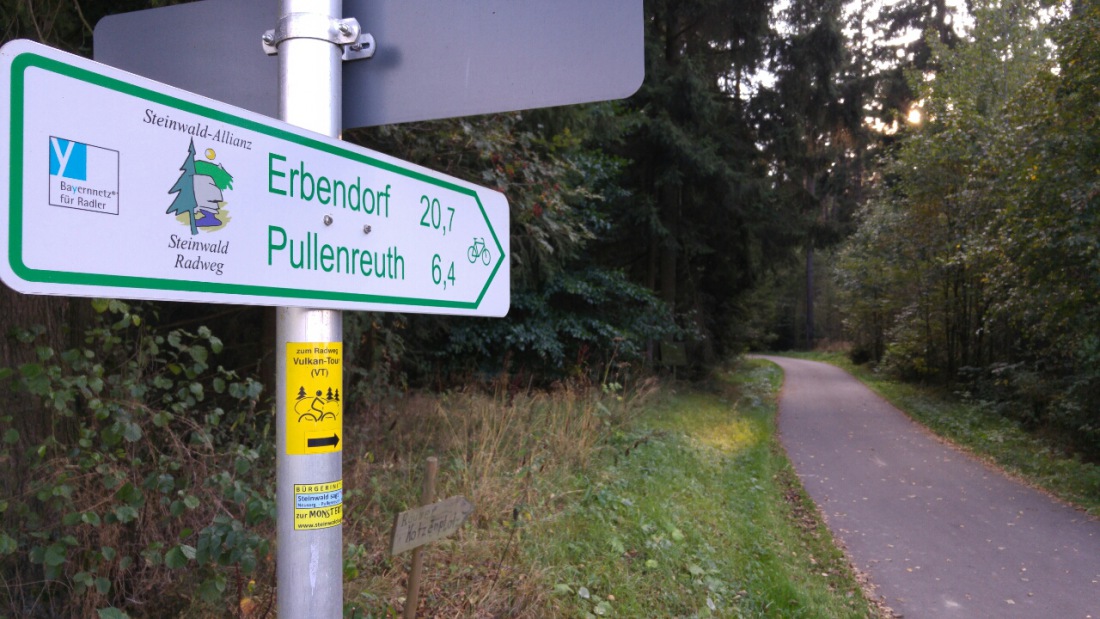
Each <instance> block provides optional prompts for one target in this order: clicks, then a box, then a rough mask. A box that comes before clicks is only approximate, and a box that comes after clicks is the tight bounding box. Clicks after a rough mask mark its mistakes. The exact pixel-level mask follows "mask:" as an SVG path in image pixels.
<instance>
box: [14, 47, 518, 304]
mask: <svg viewBox="0 0 1100 619" xmlns="http://www.w3.org/2000/svg"><path fill="white" fill-rule="evenodd" d="M0 72H2V74H0V82H2V83H0V122H2V123H3V127H4V130H0V228H2V233H0V253H2V255H3V259H2V260H0V276H2V279H3V281H4V282H5V283H6V284H8V285H9V286H10V287H12V288H13V289H15V290H18V291H20V292H24V293H33V294H58V295H70V296H98V297H121V298H139V299H163V300H178V301H206V302H217V303H243V304H252V305H284V306H285V305H290V306H302V307H315V308H331V309H353V310H382V311H406V312H419V313H433V314H466V315H477V316H503V315H504V314H506V313H507V312H508V305H509V268H508V262H509V245H508V203H507V200H506V199H505V197H504V195H503V194H501V193H499V192H497V191H492V190H489V189H486V188H483V187H478V186H475V185H472V184H470V183H466V182H464V181H461V180H458V179H455V178H452V177H449V176H446V175H443V174H440V173H437V172H433V171H431V170H427V169H425V168H422V167H419V166H415V165H412V164H409V163H406V162H402V161H400V160H397V159H394V158H392V157H388V156H386V155H382V154H380V153H376V152H373V151H369V150H366V149H363V148H358V147H354V146H351V145H349V144H347V143H344V142H341V141H339V140H334V139H330V138H327V137H325V136H321V135H318V134H315V133H311V132H308V131H305V130H302V129H299V128H296V127H293V126H291V125H288V124H286V123H282V122H279V121H275V120H272V119H270V118H267V117H264V116H260V115H258V114H254V113H251V112H248V111H245V110H242V109H240V108H236V107H232V106H228V105H225V104H221V103H218V102H215V101H211V100H209V99H206V98H203V97H199V96H197V95H193V94H190V93H187V92H184V91H181V90H178V89H175V88H172V87H170V86H166V85H163V84H159V83H157V82H153V81H150V80H146V79H144V78H140V77H137V76H134V75H132V74H129V73H125V72H122V71H118V70H115V69H112V68H110V67H106V66H104V65H101V64H98V63H95V62H92V61H89V60H86V59H83V58H79V57H77V56H72V55H69V54H66V53H63V52H59V51H57V50H54V49H51V48H48V47H45V46H42V45H39V44H36V43H31V42H28V41H13V42H10V43H8V44H6V45H4V46H3V48H0Z"/></svg>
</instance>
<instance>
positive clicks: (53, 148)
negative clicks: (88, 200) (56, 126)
mask: <svg viewBox="0 0 1100 619" xmlns="http://www.w3.org/2000/svg"><path fill="white" fill-rule="evenodd" d="M50 176H61V177H63V178H71V179H73V180H77V181H86V180H88V145H87V144H81V143H80V142H73V141H72V140H63V139H61V138H55V137H52V136H51V137H50Z"/></svg>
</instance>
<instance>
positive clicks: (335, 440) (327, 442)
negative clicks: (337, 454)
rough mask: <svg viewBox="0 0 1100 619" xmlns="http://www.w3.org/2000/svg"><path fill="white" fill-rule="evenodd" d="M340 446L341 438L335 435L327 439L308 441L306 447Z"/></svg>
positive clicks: (311, 439)
mask: <svg viewBox="0 0 1100 619" xmlns="http://www.w3.org/2000/svg"><path fill="white" fill-rule="evenodd" d="M339 444H340V437H339V436H336V434H333V435H332V436H326V437H325V438H310V439H306V447H336V446H337V445H339Z"/></svg>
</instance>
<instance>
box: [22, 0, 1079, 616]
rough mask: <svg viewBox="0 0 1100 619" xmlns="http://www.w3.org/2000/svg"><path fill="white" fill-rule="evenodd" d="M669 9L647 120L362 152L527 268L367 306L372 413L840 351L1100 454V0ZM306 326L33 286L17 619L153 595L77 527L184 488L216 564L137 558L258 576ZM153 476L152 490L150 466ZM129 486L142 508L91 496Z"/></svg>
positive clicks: (603, 120)
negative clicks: (283, 375)
mask: <svg viewBox="0 0 1100 619" xmlns="http://www.w3.org/2000/svg"><path fill="white" fill-rule="evenodd" d="M168 4H177V2H173V1H171V0H168V1H165V0H124V1H120V2H101V1H94V0H27V1H23V0H0V25H2V27H3V32H2V34H0V42H7V41H10V40H12V39H18V38H25V39H32V40H36V41H40V42H43V43H46V44H49V45H51V46H54V47H57V48H59V49H63V50H66V51H69V52H73V53H77V54H81V55H85V56H91V52H92V49H93V43H94V42H93V40H92V30H93V28H94V25H95V23H96V22H97V21H98V20H99V19H100V18H102V17H103V16H105V15H107V14H111V13H118V12H125V11H130V10H138V9H143V8H150V7H158V6H164V5H168ZM644 6H645V28H646V30H645V80H644V83H643V84H642V87H641V88H640V90H639V91H638V92H637V93H636V94H634V95H633V96H632V97H630V98H628V99H625V100H621V101H612V102H605V103H598V104H587V105H583V106H571V107H563V108H549V109H541V110H528V111H523V112H517V113H510V114H497V115H491V116H478V117H467V118H457V119H450V120H442V121H433V122H422V123H412V124H407V125H393V126H384V127H378V128H371V129H360V130H355V131H351V132H347V133H346V134H345V136H344V138H345V139H347V140H349V141H351V142H353V143H356V144H361V145H363V146H366V147H369V148H371V149H374V150H378V151H381V152H383V153H386V154H389V155H392V156H395V157H398V158H401V159H404V160H408V161H412V162H415V163H418V164H421V165H424V166H426V167H429V168H432V169H435V170H440V171H442V172H445V173H447V174H450V175H454V176H457V177H460V178H463V179H466V180H469V181H471V182H473V183H476V184H479V185H484V186H487V187H491V188H494V189H497V190H499V191H501V192H503V193H504V194H505V195H506V196H507V197H508V201H509V206H510V217H511V230H510V236H511V248H512V254H513V255H512V263H511V277H512V282H511V290H512V299H511V310H510V311H509V313H508V315H507V316H506V317H505V318H501V319H485V318H456V317H442V316H430V315H411V314H409V315H405V314H382V313H353V312H347V313H345V315H344V318H343V320H344V333H345V350H346V351H347V352H346V354H347V358H348V361H347V362H348V369H347V370H346V371H347V373H348V374H347V376H348V378H349V384H348V386H347V387H346V390H345V402H346V406H348V407H350V408H352V409H354V410H357V411H359V413H358V414H360V415H361V416H362V418H363V419H365V420H371V421H372V422H373V423H376V424H377V426H378V428H379V429H380V430H384V428H386V427H387V424H388V423H390V421H389V420H388V418H387V417H386V412H385V411H386V402H387V401H389V400H390V399H392V398H401V397H409V396H410V394H415V393H419V392H431V391H442V390H447V389H455V388H461V387H462V386H464V385H471V384H478V383H484V382H491V381H499V380H501V377H502V376H503V377H506V378H505V379H504V381H505V382H507V383H509V384H512V385H514V386H516V388H517V389H518V388H525V389H526V388H535V389H538V388H550V387H551V386H553V385H555V384H562V383H564V382H568V381H580V382H585V381H587V382H588V383H590V384H596V385H605V386H606V385H609V384H622V383H625V382H627V381H628V380H631V379H634V378H637V377H639V376H643V375H650V374H658V373H662V372H665V373H667V372H670V371H671V370H672V369H675V370H676V371H677V372H678V373H679V374H680V375H681V376H702V375H704V374H705V373H706V372H707V370H708V369H709V368H712V367H714V366H715V365H716V364H717V363H719V362H720V361H722V360H725V359H729V358H731V357H733V356H736V355H739V354H741V353H744V352H746V351H750V350H752V351H761V350H769V351H774V350H792V349H803V350H807V349H814V348H822V347H826V348H836V349H840V350H845V351H847V352H848V354H849V355H850V357H851V359H852V360H853V361H855V362H857V363H860V364H863V363H867V364H872V365H873V366H874V367H876V368H877V371H880V372H885V373H890V374H893V375H896V376H900V377H904V378H906V379H909V380H913V381H919V382H923V383H927V384H932V385H936V386H939V387H943V388H945V389H947V390H950V391H952V392H955V393H958V394H962V396H963V397H965V398H968V399H972V400H974V401H977V402H980V403H981V404H982V405H983V406H986V407H989V408H990V409H992V410H995V411H996V412H997V413H998V414H1001V415H1004V416H1006V417H1010V418H1012V419H1015V420H1018V421H1020V422H1021V423H1023V424H1024V425H1025V426H1026V427H1027V428H1028V429H1029V430H1031V431H1033V432H1035V433H1036V434H1038V435H1043V436H1046V437H1050V438H1052V439H1053V440H1054V441H1055V442H1056V443H1057V444H1058V445H1060V446H1062V448H1063V449H1064V450H1065V451H1066V452H1068V453H1072V454H1075V455H1076V456H1077V457H1079V458H1081V459H1085V460H1090V461H1096V460H1097V459H1098V458H1100V124H1098V123H1100V120H1098V113H1097V112H1098V107H1097V106H1098V102H1100V2H1097V0H1069V1H1063V2H1057V1H1055V0H966V2H960V3H954V2H951V3H949V2H947V1H946V0H894V1H892V2H869V1H868V0H848V1H845V2H841V1H840V0H786V1H783V2H779V1H775V0H645V3H644ZM273 325H274V313H273V310H272V309H270V308H258V307H245V306H230V305H206V304H182V303H152V302H138V301H133V302H122V301H118V300H108V299H93V300H89V299H78V298H55V297H30V296H22V295H19V294H17V293H15V292H13V291H12V290H10V289H9V288H7V287H6V286H3V285H0V330H2V335H3V338H2V339H0V398H3V400H4V406H3V407H2V409H0V428H2V432H3V442H2V444H0V463H2V464H3V466H4V467H5V468H6V469H7V471H8V474H7V475H5V476H4V478H3V479H2V480H0V489H2V490H0V520H2V521H3V527H2V528H0V578H2V579H3V580H4V582H5V583H8V586H6V588H5V589H6V591H7V593H6V596H7V599H5V600H0V604H7V607H8V608H19V607H20V605H25V604H27V603H28V602H27V600H31V599H36V598H41V597H43V596H45V597H50V596H51V595H56V591H54V593H52V594H50V593H49V591H51V588H50V586H49V585H48V584H43V583H45V582H49V581H57V580H58V579H63V580H64V582H65V583H66V584H65V588H66V589H68V590H75V591H80V592H83V591H92V592H95V591H98V593H99V595H100V597H101V598H103V599H113V600H116V601H119V603H120V604H121V600H123V599H143V596H144V598H145V599H147V598H148V597H149V596H151V595H154V591H153V590H151V589H149V590H143V589H142V588H141V586H140V585H139V584H135V583H138V582H139V580H138V579H134V580H132V581H128V582H130V584H129V585H127V586H128V587H129V588H128V589H123V590H120V587H121V585H119V584H118V583H120V582H121V580H118V579H117V577H116V576H110V577H108V576H102V575H97V574H100V573H103V574H106V572H105V571H102V570H101V571H100V572H97V569H98V568H97V566H105V565H108V564H110V565H114V566H115V567H114V568H112V569H115V570H116V572H115V573H116V574H117V570H118V569H124V568H125V567H126V566H123V567H122V568H119V567H118V565H119V563H120V562H121V561H122V558H120V557H117V556H116V555H117V551H116V550H107V546H104V549H102V550H99V551H96V552H95V553H87V554H86V556H83V558H82V559H80V561H82V563H81V565H83V566H84V568H83V569H79V570H78V571H75V572H74V571H72V570H71V569H70V567H69V565H70V563H71V561H72V560H73V559H72V556H71V555H72V551H71V549H72V548H76V547H78V544H77V541H78V540H76V539H75V538H71V536H70V537H67V536H66V535H67V534H66V533H65V532H64V530H63V529H62V528H61V527H59V526H58V525H57V523H56V522H54V521H53V520H51V519H52V518H60V519H63V520H64V522H65V523H66V525H67V526H74V525H82V524H83V525H90V526H99V524H98V523H99V522H100V521H102V522H104V523H107V522H111V523H122V524H126V523H128V522H131V521H134V520H135V519H138V518H139V517H140V518H148V517H150V516H149V515H148V514H146V513H145V512H144V511H143V507H142V506H145V505H146V504H147V500H146V499H147V497H152V496H154V495H157V496H163V497H167V498H166V499H164V500H163V502H162V506H163V509H162V512H161V515H162V516H163V517H165V518H167V517H168V516H169V515H170V516H171V517H173V518H174V517H178V516H180V515H182V514H186V513H189V512H191V511H192V510H195V509H196V508H198V507H199V506H198V502H199V498H197V497H198V496H200V494H199V493H197V491H196V492H189V491H188V492H185V491H184V490H185V489H187V488H192V487H200V486H202V487H205V488H207V490H208V491H210V492H216V493H221V494H223V495H224V494H226V493H228V495H232V496H234V497H235V501H236V503H237V504H239V505H242V506H244V507H243V509H242V511H240V512H239V513H234V514H232V515H227V514H222V515H221V516H219V518H220V519H218V520H217V521H216V523H215V524H214V525H210V526H208V527H207V528H205V529H203V530H202V531H199V532H198V533H197V535H198V536H199V537H200V538H201V539H200V540H199V541H198V542H197V543H194V544H189V545H172V544H171V543H170V542H156V543H157V544H160V545H159V546H156V545H154V546H150V545H149V544H150V543H151V542H150V541H149V540H144V539H132V540H130V541H129V542H128V543H130V544H131V545H133V546H134V547H137V548H144V549H145V550H144V551H135V556H136V555H140V554H141V552H148V553H151V554H150V556H155V557H156V559H155V560H153V559H149V560H148V561H147V562H146V564H145V567H144V568H143V569H146V570H153V569H154V568H158V567H161V566H165V565H167V566H169V567H171V566H173V565H177V566H178V565H182V564H185V563H186V562H188V561H196V560H197V561H199V562H200V563H201V562H207V563H208V564H210V565H218V566H223V567H224V566H227V565H228V566H237V567H238V568H242V567H243V569H245V570H246V571H247V570H249V569H253V568H254V567H255V561H256V556H258V555H261V554H263V552H264V548H265V543H266V542H265V541H264V540H263V539H260V538H259V537H258V536H255V535H254V534H252V533H250V532H249V529H248V527H249V525H250V524H252V523H256V522H259V521H261V520H263V519H265V518H268V517H269V515H268V513H269V510H270V509H271V506H270V497H269V496H268V495H267V494H266V492H267V490H266V489H264V488H262V487H260V485H259V484H251V483H248V482H246V481H244V480H245V479H246V477H247V475H246V473H247V472H248V471H249V470H250V469H251V468H252V467H253V466H256V465H257V463H258V462H263V461H265V459H266V458H269V457H270V453H267V452H265V450H264V449H263V448H260V447H257V446H256V444H257V442H258V437H270V436H273V431H272V430H271V428H270V423H271V417H270V415H265V414H261V413H262V411H265V410H268V409H270V406H271V402H270V400H269V397H270V394H269V391H270V387H269V386H270V385H274V380H273V376H274V371H275V370H274V350H273V343H272V342H273V340H272V338H271V337H270V334H271V333H272V332H273V328H274V327H273ZM676 350H680V351H682V352H683V353H684V356H686V361H687V364H686V366H684V365H681V363H682V361H683V360H682V359H678V358H677V357H678V356H679V355H678V354H676V353H675V351H676ZM265 388H266V389H267V390H266V391H265ZM265 424H266V425H265ZM390 427H391V428H392V426H390ZM182 437H186V439H184V438H182ZM139 439H142V440H139ZM265 440H266V439H265ZM156 441H167V442H166V443H162V445H161V446H162V447H163V449H162V450H160V451H158V452H155V453H154V452H145V451H143V450H142V449H143V448H142V447H141V445H143V444H144V443H146V442H150V443H153V442H156ZM172 441H177V442H176V443H173V442H172ZM179 441H182V442H179ZM215 457H222V458H228V460H227V461H228V462H230V463H231V467H232V468H233V470H235V471H236V472H237V473H238V474H239V476H233V475H229V474H227V473H224V472H222V473H219V472H218V471H215V470H214V468H213V467H210V466H209V464H208V460H209V461H210V462H212V461H213V460H212V459H214V458H215ZM62 460H63V461H64V462H65V463H66V465H65V466H67V467H69V468H68V469H65V470H66V471H67V472H65V473H63V474H61V473H58V474H55V473H57V472H58V471H60V470H62V469H63V468H64V467H62V468H58V464H57V463H58V462H59V461H62ZM135 462H137V463H138V465H140V467H139V468H140V469H141V471H143V475H144V477H137V476H135V474H133V473H132V472H130V473H123V472H120V471H122V470H123V469H124V468H126V467H130V468H129V469H127V470H132V468H133V466H136V465H134V463H135ZM184 469H187V470H189V471H190V472H189V473H188V474H187V475H186V476H185V475H184V474H183V472H182V471H183V470H184ZM96 476H98V477H102V478H103V483H104V484H106V485H107V487H108V488H110V489H111V490H112V494H111V497H113V498H112V503H111V506H110V507H109V508H103V509H98V510H93V509H90V508H87V507H86V506H87V505H90V504H93V503H94V502H95V501H93V500H92V499H91V498H90V497H89V496H81V493H82V492H90V490H88V487H87V485H86V484H83V483H82V482H81V481H80V480H81V479H86V478H90V477H96ZM185 477H186V479H185ZM158 493H159V494H158ZM74 505H84V506H85V507H81V508H79V509H78V508H74ZM173 522H175V524H171V525H170V528H171V527H175V529H174V530H172V531H171V532H170V533H171V535H176V536H178V535H180V534H181V531H183V530H184V529H187V527H188V526H189V525H188V524H187V522H186V519H182V518H181V519H179V520H178V522H176V521H173ZM187 532H189V533H194V531H191V530H190V529H187ZM139 537H140V536H139ZM229 539H232V540H233V541H232V542H231V543H230V542H226V540H229ZM116 541H117V542H118V543H116V544H115V545H114V546H112V547H111V548H122V547H123V546H124V543H123V541H122V540H116ZM219 543H220V545H219ZM82 544H83V540H81V545H82ZM78 563H79V562H78ZM139 563H140V561H139ZM104 569H105V568H104ZM135 569H136V568H135ZM222 573H224V571H223V572H222ZM103 578H107V580H101V579H103ZM150 582H151V581H150ZM203 582H204V583H207V584H208V586H211V587H215V588H217V587H218V586H219V583H220V587H221V589H218V590H217V591H218V592H221V591H222V590H223V589H224V587H225V586H226V583H225V580H224V578H222V580H220V581H219V580H218V579H216V578H215V579H213V580H206V581H203ZM12 583H18V585H15V584H12ZM209 583H213V584H209ZM215 595H216V593H215ZM59 603H60V602H59ZM59 608H60V607H59ZM0 614H3V611H2V610H0ZM101 616H104V615H101Z"/></svg>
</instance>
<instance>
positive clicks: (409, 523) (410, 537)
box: [390, 496, 474, 555]
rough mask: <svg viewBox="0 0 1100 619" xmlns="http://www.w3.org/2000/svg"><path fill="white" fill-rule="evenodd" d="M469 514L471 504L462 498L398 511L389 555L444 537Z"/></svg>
mask: <svg viewBox="0 0 1100 619" xmlns="http://www.w3.org/2000/svg"><path fill="white" fill-rule="evenodd" d="M473 512H474V504H473V503H471V502H469V501H467V500H466V497H463V496H453V497H451V498H449V499H446V500H443V501H440V502H438V503H432V504H431V505H425V506H423V507H418V508H416V509H410V510H409V511H407V512H401V513H400V514H398V515H397V520H396V522H395V523H394V527H393V542H392V544H391V547H390V554H393V555H398V554H401V553H403V552H405V551H407V550H412V549H414V548H416V547H418V546H423V545H424V544H430V543H432V542H435V541H438V540H441V539H443V538H445V537H448V536H449V535H451V534H452V533H454V532H455V531H457V530H458V529H459V527H461V526H462V523H463V522H465V521H466V518H467V517H468V516H469V515H470V514H472V513H473Z"/></svg>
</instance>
